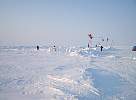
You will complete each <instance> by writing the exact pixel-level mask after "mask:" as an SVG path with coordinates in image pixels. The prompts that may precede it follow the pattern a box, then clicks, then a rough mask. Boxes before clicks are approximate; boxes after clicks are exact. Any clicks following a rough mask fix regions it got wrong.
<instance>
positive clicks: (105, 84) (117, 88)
mask: <svg viewBox="0 0 136 100" xmlns="http://www.w3.org/2000/svg"><path fill="white" fill-rule="evenodd" d="M0 100H136V52H135V51H132V50H131V47H122V46H119V47H105V48H104V49H103V51H102V52H101V51H100V48H99V47H97V48H96V47H95V48H86V47H56V48H53V47H47V46H43V47H40V49H39V50H36V48H35V47H29V46H28V47H27V46H14V47H10V46H1V47H0Z"/></svg>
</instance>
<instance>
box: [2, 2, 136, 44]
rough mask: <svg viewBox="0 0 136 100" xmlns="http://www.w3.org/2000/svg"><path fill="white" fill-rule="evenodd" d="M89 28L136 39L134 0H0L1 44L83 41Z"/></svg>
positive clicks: (114, 36)
mask: <svg viewBox="0 0 136 100" xmlns="http://www.w3.org/2000/svg"><path fill="white" fill-rule="evenodd" d="M89 32H94V36H95V37H104V38H106V37H107V36H108V37H109V38H110V39H112V40H114V42H115V43H116V44H123V45H124V44H127V45H133V44H134V43H136V0H0V44H1V45H2V44H6V45H36V44H40V45H48V44H50V43H52V41H56V45H86V44H87V42H88V36H87V34H88V33H89Z"/></svg>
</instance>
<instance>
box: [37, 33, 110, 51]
mask: <svg viewBox="0 0 136 100" xmlns="http://www.w3.org/2000/svg"><path fill="white" fill-rule="evenodd" d="M88 36H89V42H88V48H91V47H92V40H93V38H94V37H93V36H92V33H89V34H88ZM102 41H104V39H102ZM106 41H107V42H108V41H109V38H107V39H106ZM96 47H100V51H103V48H104V47H103V46H102V45H101V44H100V43H99V44H98V45H97V44H96ZM36 49H37V50H39V49H40V47H39V46H38V45H37V46H36ZM52 49H53V50H54V51H55V52H56V50H57V49H56V46H55V45H54V46H53V47H52Z"/></svg>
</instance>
